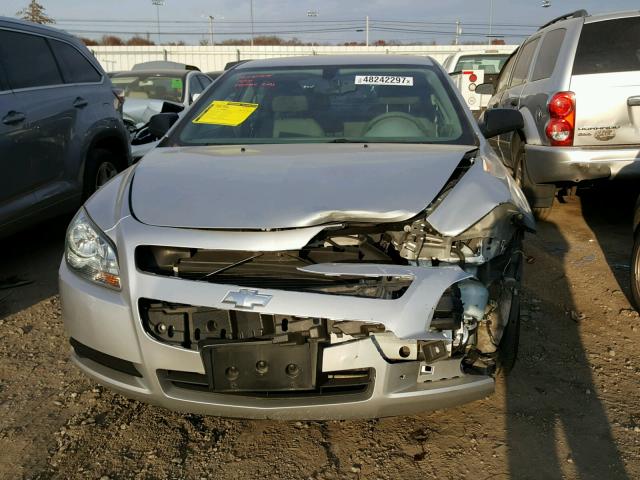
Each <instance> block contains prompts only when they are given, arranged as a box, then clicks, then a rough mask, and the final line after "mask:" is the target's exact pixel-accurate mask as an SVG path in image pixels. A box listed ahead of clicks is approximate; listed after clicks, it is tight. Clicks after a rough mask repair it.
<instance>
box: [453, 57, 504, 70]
mask: <svg viewBox="0 0 640 480" xmlns="http://www.w3.org/2000/svg"><path fill="white" fill-rule="evenodd" d="M507 58H509V55H507V54H505V55H491V54H484V55H463V56H461V57H460V58H459V59H458V63H456V66H455V68H454V69H453V71H454V72H462V71H463V70H483V71H484V73H500V70H502V67H503V66H504V62H506V61H507Z"/></svg>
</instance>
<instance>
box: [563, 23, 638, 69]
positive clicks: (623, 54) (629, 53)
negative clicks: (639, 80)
mask: <svg viewBox="0 0 640 480" xmlns="http://www.w3.org/2000/svg"><path fill="white" fill-rule="evenodd" d="M636 70H640V17H631V18H619V19H616V20H607V21H602V22H594V23H587V24H585V25H584V27H582V34H581V35H580V43H579V44H578V49H577V51H576V58H575V61H574V63H573V74H574V75H588V74H593V73H614V72H632V71H636Z"/></svg>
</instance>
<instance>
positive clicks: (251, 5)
mask: <svg viewBox="0 0 640 480" xmlns="http://www.w3.org/2000/svg"><path fill="white" fill-rule="evenodd" d="M251 46H252V47H253V0H251Z"/></svg>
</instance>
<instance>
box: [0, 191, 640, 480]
mask: <svg viewBox="0 0 640 480" xmlns="http://www.w3.org/2000/svg"><path fill="white" fill-rule="evenodd" d="M606 192H608V193H607V194H606V195H605V194H604V193H602V192H600V193H599V194H598V195H585V196H583V197H581V198H578V197H572V198H570V199H569V200H568V203H567V204H564V205H561V206H560V207H559V208H557V209H556V210H555V212H554V213H553V215H552V217H551V219H550V221H549V222H545V223H541V224H540V225H539V232H538V234H537V235H535V236H529V237H528V238H527V241H526V243H525V252H526V254H527V255H528V256H529V260H528V262H529V263H527V265H526V267H525V275H526V277H525V282H524V305H523V331H522V340H521V346H520V358H519V363H518V364H517V366H516V368H515V369H514V371H513V373H512V375H511V376H510V377H508V378H506V379H505V378H498V381H497V387H496V393H495V394H494V395H493V396H491V397H489V398H487V399H485V400H482V401H478V402H475V403H472V404H468V405H464V406H461V407H458V408H452V409H449V410H443V411H437V412H431V413H425V414H422V415H415V416H409V417H396V418H385V419H380V420H370V421H339V422H276V421H242V420H227V419H222V418H214V417H203V416H200V415H186V414H179V413H174V412H170V411H167V410H164V409H162V408H157V407H152V406H147V405H145V404H142V403H139V402H136V401H131V400H127V399H125V398H123V397H121V396H119V395H116V394H114V393H111V392H110V391H109V390H107V389H104V388H102V387H100V386H99V385H97V384H95V383H94V382H92V381H90V380H89V379H87V378H85V377H84V376H83V375H82V374H80V372H79V371H78V370H77V369H76V368H75V367H74V366H73V365H72V364H71V363H70V362H69V361H68V358H67V357H68V344H67V340H66V338H65V336H64V332H63V325H62V319H61V316H60V302H59V299H58V296H57V295H56V269H57V264H58V262H59V259H60V257H61V252H62V236H63V233H64V226H63V224H64V223H66V221H68V219H63V220H58V221H57V222H52V223H50V224H48V225H46V226H44V227H43V228H41V229H39V230H34V231H29V232H24V233H23V234H20V235H18V236H16V237H13V238H10V239H8V240H5V241H4V242H2V243H1V244H0V247H2V251H4V252H5V256H6V258H5V259H4V260H3V266H2V274H0V278H3V279H4V284H2V283H0V478H2V479H16V478H33V479H48V478H56V479H58V478H59V479H75V478H82V479H85V478H86V479H102V480H104V479H121V478H122V479H125V478H136V479H146V478H159V479H160V478H171V479H174V478H176V479H177V478H189V479H191V478H193V479H201V478H207V479H208V478H215V479H244V478H278V479H307V478H311V479H316V478H327V479H329V478H333V479H343V478H353V479H400V478H401V479H407V480H408V479H414V478H415V479H418V478H419V479H424V478H438V479H459V478H472V479H478V480H483V479H489V478H491V479H501V478H515V479H555V478H585V479H587V478H593V479H596V478H597V479H625V478H630V479H631V478H640V389H639V388H638V384H639V381H640V365H639V364H638V357H637V355H636V346H637V344H638V343H639V342H640V319H639V317H638V314H637V313H636V312H635V311H634V310H632V309H631V307H630V305H629V302H628V300H627V294H628V287H627V284H628V275H629V264H628V262H629V261H628V257H629V252H630V250H631V235H630V229H629V225H630V214H631V212H630V208H628V207H629V206H630V205H632V204H633V194H620V193H619V192H616V193H615V195H614V193H613V191H605V193H606ZM603 198H607V200H603ZM43 231H44V232H46V233H45V234H44V237H45V240H44V241H43V240H42V236H43V234H42V232H43ZM14 275H15V276H17V277H18V278H20V279H27V280H31V281H33V283H31V284H29V285H24V286H21V287H16V288H12V289H8V288H6V286H7V278H9V277H11V276H14Z"/></svg>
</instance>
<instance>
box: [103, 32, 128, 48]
mask: <svg viewBox="0 0 640 480" xmlns="http://www.w3.org/2000/svg"><path fill="white" fill-rule="evenodd" d="M100 43H101V44H102V45H107V46H109V47H121V46H122V45H124V41H123V40H122V39H121V38H120V37H116V36H115V35H103V36H102V39H101V40H100Z"/></svg>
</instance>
